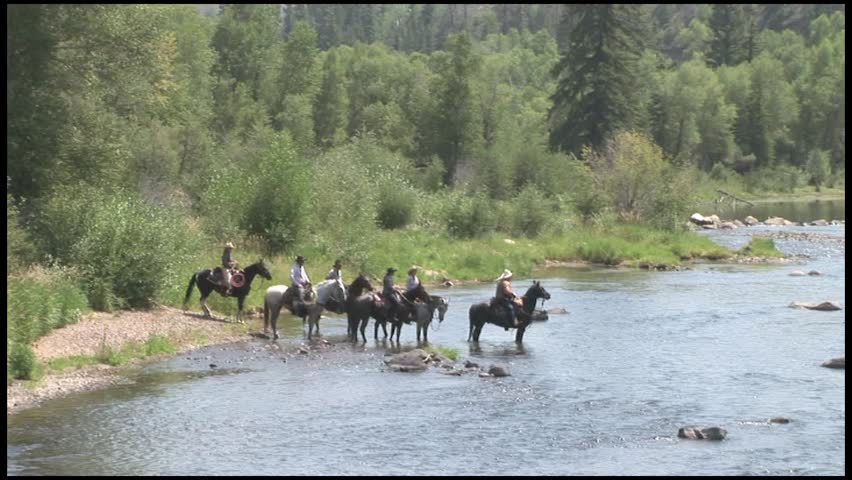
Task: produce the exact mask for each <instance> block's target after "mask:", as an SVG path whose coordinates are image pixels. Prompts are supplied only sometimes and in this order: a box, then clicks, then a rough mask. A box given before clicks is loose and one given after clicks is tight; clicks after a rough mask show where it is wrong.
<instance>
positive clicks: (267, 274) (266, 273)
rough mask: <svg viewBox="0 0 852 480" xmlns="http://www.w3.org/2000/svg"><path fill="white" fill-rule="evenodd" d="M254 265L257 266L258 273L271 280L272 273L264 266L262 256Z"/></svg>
mask: <svg viewBox="0 0 852 480" xmlns="http://www.w3.org/2000/svg"><path fill="white" fill-rule="evenodd" d="M255 265H256V266H257V273H258V275H260V276H261V277H263V278H265V279H267V280H272V273H270V272H269V268H267V267H266V263H264V262H263V258H261V259H260V260H258V261H257V263H255Z"/></svg>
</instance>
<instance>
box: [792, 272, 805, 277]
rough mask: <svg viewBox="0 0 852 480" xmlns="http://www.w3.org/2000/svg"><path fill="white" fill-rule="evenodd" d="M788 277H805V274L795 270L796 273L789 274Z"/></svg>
mask: <svg viewBox="0 0 852 480" xmlns="http://www.w3.org/2000/svg"><path fill="white" fill-rule="evenodd" d="M790 276H791V277H804V276H807V273H805V272H803V271H801V270H796V271H793V272H790Z"/></svg>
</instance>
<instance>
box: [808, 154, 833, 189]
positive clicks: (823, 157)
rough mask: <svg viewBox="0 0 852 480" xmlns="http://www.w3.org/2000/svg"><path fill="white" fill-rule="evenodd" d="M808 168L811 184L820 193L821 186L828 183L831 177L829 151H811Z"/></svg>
mask: <svg viewBox="0 0 852 480" xmlns="http://www.w3.org/2000/svg"><path fill="white" fill-rule="evenodd" d="M806 168H807V170H808V174H809V175H810V177H811V183H813V184H814V186H815V187H816V191H817V192H818V191H819V187H820V185H823V184H824V183H826V181H827V180H828V177H829V176H830V175H831V164H830V163H829V152H828V150H811V151H810V153H808V163H807V167H806Z"/></svg>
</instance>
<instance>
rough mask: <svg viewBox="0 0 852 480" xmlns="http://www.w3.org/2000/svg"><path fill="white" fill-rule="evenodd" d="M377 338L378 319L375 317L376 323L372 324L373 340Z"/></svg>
mask: <svg viewBox="0 0 852 480" xmlns="http://www.w3.org/2000/svg"><path fill="white" fill-rule="evenodd" d="M378 339H379V320H378V319H376V324H375V325H374V326H373V340H378Z"/></svg>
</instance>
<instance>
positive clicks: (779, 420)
mask: <svg viewBox="0 0 852 480" xmlns="http://www.w3.org/2000/svg"><path fill="white" fill-rule="evenodd" d="M769 423H790V419H789V418H787V417H772V418H770V419H769Z"/></svg>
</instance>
